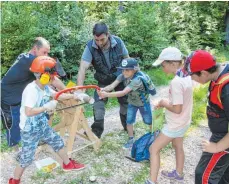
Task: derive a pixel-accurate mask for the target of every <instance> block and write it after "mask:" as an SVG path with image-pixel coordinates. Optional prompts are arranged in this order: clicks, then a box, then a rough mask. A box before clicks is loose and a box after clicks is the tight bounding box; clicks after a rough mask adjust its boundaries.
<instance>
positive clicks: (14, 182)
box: [9, 178, 20, 184]
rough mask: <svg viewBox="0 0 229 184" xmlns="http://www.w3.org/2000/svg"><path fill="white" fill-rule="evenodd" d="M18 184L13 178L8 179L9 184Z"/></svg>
mask: <svg viewBox="0 0 229 184" xmlns="http://www.w3.org/2000/svg"><path fill="white" fill-rule="evenodd" d="M19 183H20V180H15V179H13V178H10V179H9V184H19Z"/></svg>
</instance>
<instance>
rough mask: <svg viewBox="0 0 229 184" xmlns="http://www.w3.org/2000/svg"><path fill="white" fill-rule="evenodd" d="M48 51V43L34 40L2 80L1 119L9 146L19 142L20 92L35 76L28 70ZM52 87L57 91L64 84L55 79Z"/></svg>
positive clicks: (40, 39) (42, 39) (44, 40)
mask: <svg viewBox="0 0 229 184" xmlns="http://www.w3.org/2000/svg"><path fill="white" fill-rule="evenodd" d="M49 51H50V44H49V42H48V41H47V40H46V39H44V38H42V37H38V38H36V39H35V40H34V43H33V45H32V49H31V50H30V51H29V52H28V53H22V54H20V55H19V56H18V57H17V59H16V61H15V62H14V64H13V65H12V66H11V67H10V69H9V70H8V71H7V73H6V74H5V76H4V77H3V78H2V81H1V118H2V122H3V126H4V128H6V129H7V141H8V145H9V146H14V145H16V144H18V142H19V141H20V128H19V117H20V116H19V115H20V112H19V111H20V107H21V98H22V92H23V90H24V88H25V87H26V86H27V84H29V83H30V82H32V81H33V80H35V76H34V74H33V73H32V72H31V71H30V70H29V68H30V66H31V64H32V61H33V60H34V58H35V57H36V56H47V55H48V54H49ZM53 85H54V86H55V87H56V88H57V89H64V88H65V86H64V84H63V83H62V82H61V81H60V80H59V79H58V78H55V82H54V84H53Z"/></svg>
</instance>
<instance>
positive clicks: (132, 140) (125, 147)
mask: <svg viewBox="0 0 229 184" xmlns="http://www.w3.org/2000/svg"><path fill="white" fill-rule="evenodd" d="M133 144H134V139H129V140H128V141H127V143H126V144H124V146H123V149H131V148H132V146H133Z"/></svg>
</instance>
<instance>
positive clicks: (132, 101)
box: [98, 58, 152, 149]
mask: <svg viewBox="0 0 229 184" xmlns="http://www.w3.org/2000/svg"><path fill="white" fill-rule="evenodd" d="M118 68H119V69H121V70H122V74H120V75H119V76H118V77H117V79H116V80H115V81H114V82H113V83H112V84H110V85H108V86H106V87H105V88H102V89H101V91H98V94H99V96H100V98H107V97H121V96H125V95H128V108H127V120H126V123H127V131H128V135H129V140H128V141H127V143H126V144H125V145H124V146H123V148H125V149H129V148H131V147H132V145H133V143H134V130H133V124H134V123H135V121H136V114H137V111H138V110H140V113H141V115H142V118H143V121H144V123H145V124H147V125H152V110H151V106H150V100H149V94H147V93H146V89H145V86H144V84H143V81H142V79H140V77H138V74H139V73H141V74H144V73H143V72H140V71H139V66H138V62H137V60H136V59H134V58H127V59H124V60H122V64H121V67H118ZM120 82H124V85H125V86H126V87H125V88H124V89H123V90H122V91H116V92H110V91H112V90H113V89H114V88H115V87H116V86H117V85H118V84H119V83H120Z"/></svg>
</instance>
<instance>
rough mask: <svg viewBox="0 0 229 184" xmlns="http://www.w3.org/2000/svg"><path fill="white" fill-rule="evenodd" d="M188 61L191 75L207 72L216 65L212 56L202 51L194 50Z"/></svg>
mask: <svg viewBox="0 0 229 184" xmlns="http://www.w3.org/2000/svg"><path fill="white" fill-rule="evenodd" d="M189 59H190V61H189V62H190V70H191V71H190V72H192V73H194V72H199V71H202V70H207V69H209V68H211V67H213V66H215V65H216V61H215V58H214V56H212V55H211V54H210V53H209V52H207V51H204V50H196V51H195V52H194V53H193V54H192V55H191V57H190V58H189Z"/></svg>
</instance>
